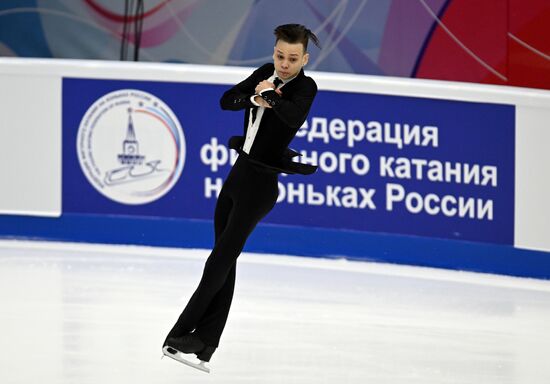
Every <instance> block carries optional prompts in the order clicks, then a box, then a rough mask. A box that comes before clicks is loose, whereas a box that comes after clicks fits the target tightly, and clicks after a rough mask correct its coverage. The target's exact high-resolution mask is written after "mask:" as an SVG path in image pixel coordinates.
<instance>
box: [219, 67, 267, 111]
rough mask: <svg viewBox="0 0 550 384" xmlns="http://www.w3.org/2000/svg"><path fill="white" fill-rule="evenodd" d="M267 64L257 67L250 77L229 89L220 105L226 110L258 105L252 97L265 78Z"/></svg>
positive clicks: (237, 109)
mask: <svg viewBox="0 0 550 384" xmlns="http://www.w3.org/2000/svg"><path fill="white" fill-rule="evenodd" d="M266 66H269V64H265V65H263V66H262V67H260V68H258V69H256V70H255V71H254V72H253V73H252V74H251V75H250V76H249V77H248V78H246V79H245V80H243V81H241V82H240V83H239V84H237V85H235V86H233V87H231V88H230V89H229V90H227V91H226V92H225V93H224V94H223V96H222V97H221V99H220V106H221V108H222V109H224V110H230V111H239V110H241V109H245V108H252V107H256V106H257V105H255V104H253V103H252V100H251V98H252V97H253V96H255V91H254V89H255V88H256V85H257V84H258V83H259V82H260V81H262V80H263V78H262V77H263V74H264V72H265V70H266Z"/></svg>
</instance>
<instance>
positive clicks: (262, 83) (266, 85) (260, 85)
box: [256, 80, 275, 94]
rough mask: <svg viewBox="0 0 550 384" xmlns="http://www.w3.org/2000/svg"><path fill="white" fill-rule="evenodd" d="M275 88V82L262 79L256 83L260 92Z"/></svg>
mask: <svg viewBox="0 0 550 384" xmlns="http://www.w3.org/2000/svg"><path fill="white" fill-rule="evenodd" d="M269 88H271V89H275V84H273V83H272V82H271V81H267V80H262V81H260V82H259V83H258V85H256V93H258V94H259V93H260V92H261V91H263V90H264V89H269Z"/></svg>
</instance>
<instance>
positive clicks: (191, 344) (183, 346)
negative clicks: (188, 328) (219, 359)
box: [162, 333, 216, 373]
mask: <svg viewBox="0 0 550 384" xmlns="http://www.w3.org/2000/svg"><path fill="white" fill-rule="evenodd" d="M215 350H216V348H215V347H210V346H207V345H205V344H204V343H203V342H202V340H201V339H199V338H198V336H196V335H195V334H193V333H188V334H186V335H183V336H180V337H167V338H166V341H165V342H164V345H163V347H162V353H163V354H164V355H165V356H168V357H171V358H172V359H174V360H177V361H179V362H180V363H183V364H186V365H188V366H190V367H193V368H196V369H199V370H201V371H203V372H206V373H210V368H209V367H207V366H206V365H205V363H207V362H209V361H210V358H211V357H212V354H213V353H214V351H215ZM185 354H195V355H196V356H197V359H198V361H196V360H197V359H194V358H193V357H192V356H186V355H185Z"/></svg>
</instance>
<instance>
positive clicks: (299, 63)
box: [273, 40, 309, 80]
mask: <svg viewBox="0 0 550 384" xmlns="http://www.w3.org/2000/svg"><path fill="white" fill-rule="evenodd" d="M308 60H309V53H305V52H304V46H303V44H302V43H296V44H291V43H287V42H286V41H283V40H279V41H277V44H275V49H274V50H273V63H274V64H275V70H276V71H277V76H279V78H280V79H282V80H287V79H290V78H293V77H294V76H296V75H297V74H298V73H299V72H300V70H301V69H302V67H303V66H304V65H306V64H307V62H308Z"/></svg>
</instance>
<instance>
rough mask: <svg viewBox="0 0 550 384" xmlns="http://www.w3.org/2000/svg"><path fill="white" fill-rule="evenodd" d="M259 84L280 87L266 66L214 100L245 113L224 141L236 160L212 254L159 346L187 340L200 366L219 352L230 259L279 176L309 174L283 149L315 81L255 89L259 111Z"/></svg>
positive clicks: (299, 79) (268, 202)
mask: <svg viewBox="0 0 550 384" xmlns="http://www.w3.org/2000/svg"><path fill="white" fill-rule="evenodd" d="M262 80H269V81H271V82H274V83H275V84H276V85H277V83H278V82H280V80H279V79H276V72H275V70H274V65H273V64H271V63H270V64H265V65H263V66H262V67H260V68H258V69H257V70H256V71H254V73H252V75H250V77H248V78H247V79H246V80H244V81H242V82H241V83H239V84H237V85H235V86H234V87H232V88H231V89H229V90H228V91H227V92H225V93H224V94H223V96H222V98H221V100H220V104H221V107H222V109H224V110H232V111H238V110H242V109H244V110H245V118H244V136H234V137H232V138H231V139H230V143H229V145H230V147H231V148H234V149H236V150H237V151H238V152H239V157H238V159H237V161H236V163H235V165H234V166H233V168H232V169H231V171H230V173H229V175H228V177H227V179H226V181H225V183H224V185H223V188H222V190H221V193H220V195H219V197H218V202H217V205H216V211H215V216H214V227H215V246H214V249H213V250H212V253H211V254H210V256H209V257H208V260H207V261H206V264H205V267H204V272H203V275H202V279H201V281H200V284H199V286H198V288H197V289H196V291H195V293H194V294H193V296H192V297H191V299H190V300H189V303H188V304H187V306H186V307H185V309H184V311H183V312H182V314H181V315H180V317H179V319H178V321H177V322H176V324H175V325H174V327H173V328H172V330H171V331H170V333H169V334H168V337H167V340H166V342H165V344H166V343H168V344H169V345H170V346H173V347H174V348H176V349H178V348H177V347H178V346H177V345H172V344H171V343H170V340H173V343H174V344H177V343H178V342H177V341H176V339H178V338H179V339H181V338H184V339H185V338H191V339H193V340H191V342H190V341H189V340H187V341H184V342H183V344H185V345H186V346H187V349H188V350H187V351H182V352H185V353H196V354H197V356H198V357H199V358H200V359H201V360H203V361H209V360H210V356H211V355H212V353H213V352H214V350H215V348H217V347H218V344H219V341H220V337H221V334H222V331H223V329H224V326H225V323H226V320H227V316H228V313H229V308H230V306H231V300H232V297H233V289H234V286H235V270H236V261H237V257H238V256H239V254H240V253H241V251H242V249H243V247H244V244H245V242H246V239H247V238H248V236H249V235H250V233H251V232H252V231H253V229H254V227H255V226H256V224H257V223H258V222H259V221H260V220H261V219H262V218H263V217H264V216H265V215H266V214H267V213H268V212H269V211H270V210H271V209H272V208H273V206H274V205H275V203H276V201H277V193H278V187H277V183H278V173H281V172H283V173H300V174H310V173H313V172H314V171H315V169H316V167H315V166H311V165H304V164H299V163H296V162H293V161H292V158H293V157H295V156H296V155H297V153H296V152H294V151H292V150H290V149H288V145H289V144H290V142H291V140H292V139H293V138H294V136H295V135H296V132H297V131H298V129H299V128H300V127H301V126H302V124H303V123H304V121H305V119H306V117H307V114H308V112H309V109H310V106H311V103H312V102H313V99H314V97H315V95H316V93H317V86H316V84H315V82H314V81H313V79H311V78H310V77H307V76H305V75H304V71H303V69H302V70H300V72H299V73H298V75H297V76H296V77H294V78H293V79H290V80H287V81H286V82H285V83H284V84H282V86H280V90H281V92H282V95H279V94H278V93H277V92H275V91H274V90H267V91H262V92H261V97H262V98H263V99H264V100H265V101H267V103H268V104H269V105H270V106H271V108H263V107H256V106H255V104H253V103H252V101H251V97H253V95H254V94H255V87H256V85H257V84H258V83H259V82H261V81H262ZM262 112H263V115H262ZM251 113H252V116H250V114H251ZM256 119H260V120H259V126H258V125H256V128H257V133H256V135H255V137H251V136H252V135H251V132H249V127H252V126H253V124H254V122H255V121H256ZM256 124H257V123H256ZM251 144H252V145H251ZM243 147H244V149H243ZM191 332H192V333H191ZM190 345H191V346H190ZM178 350H180V351H181V349H178Z"/></svg>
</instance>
